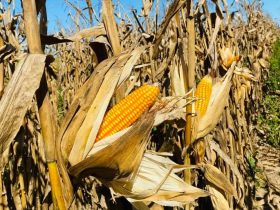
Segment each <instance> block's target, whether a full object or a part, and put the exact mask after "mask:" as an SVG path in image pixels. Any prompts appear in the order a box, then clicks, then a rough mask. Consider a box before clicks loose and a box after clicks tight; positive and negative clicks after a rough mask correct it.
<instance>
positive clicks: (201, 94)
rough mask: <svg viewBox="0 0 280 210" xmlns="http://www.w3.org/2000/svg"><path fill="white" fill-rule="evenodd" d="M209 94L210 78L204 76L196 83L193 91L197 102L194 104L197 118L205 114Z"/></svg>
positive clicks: (210, 90)
mask: <svg viewBox="0 0 280 210" xmlns="http://www.w3.org/2000/svg"><path fill="white" fill-rule="evenodd" d="M211 93H212V77H211V76H210V75H206V76H204V77H203V78H202V80H201V81H200V82H199V83H198V85H197V88H196V91H195V97H196V98H197V101H196V102H195V111H196V113H197V115H198V116H199V117H202V116H203V115H204V114H205V113H206V110H207V107H208V104H209V101H210V97H211Z"/></svg>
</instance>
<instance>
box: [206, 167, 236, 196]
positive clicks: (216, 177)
mask: <svg viewBox="0 0 280 210" xmlns="http://www.w3.org/2000/svg"><path fill="white" fill-rule="evenodd" d="M204 168H205V173H204V175H205V178H206V179H207V181H209V182H210V183H212V184H214V185H215V186H217V187H218V188H220V189H222V190H224V191H225V192H227V193H228V194H229V195H232V196H234V197H235V198H237V192H236V191H235V189H234V187H233V185H232V184H231V183H230V181H229V180H228V179H227V177H226V176H225V175H224V174H223V173H222V172H221V171H220V170H219V169H218V168H216V167H215V166H213V165H211V164H205V165H204Z"/></svg>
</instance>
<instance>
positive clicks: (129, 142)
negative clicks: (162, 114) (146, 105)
mask: <svg viewBox="0 0 280 210" xmlns="http://www.w3.org/2000/svg"><path fill="white" fill-rule="evenodd" d="M154 116H155V112H151V113H146V114H144V115H143V116H142V117H141V118H140V119H139V120H138V121H137V123H136V124H135V125H134V126H132V128H131V129H129V130H128V131H127V132H126V133H125V134H124V135H122V136H121V137H120V138H118V139H117V140H115V141H114V142H112V143H111V144H109V145H108V146H106V147H105V148H103V149H101V150H99V151H97V152H96V153H94V154H92V156H89V157H87V158H85V159H84V160H82V161H80V162H79V163H77V164H76V165H74V166H72V167H70V169H69V171H70V173H71V174H72V175H73V176H75V177H78V176H80V177H83V176H86V175H93V176H95V177H97V178H99V179H101V180H113V179H119V178H122V177H127V176H129V175H131V174H132V173H135V171H137V169H138V167H139V164H140V161H141V159H142V156H143V153H144V151H145V149H146V146H147V143H148V140H149V134H150V131H151V129H152V126H153V122H154Z"/></svg>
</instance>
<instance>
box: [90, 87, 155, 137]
mask: <svg viewBox="0 0 280 210" xmlns="http://www.w3.org/2000/svg"><path fill="white" fill-rule="evenodd" d="M158 94H159V88H158V87H156V86H152V85H143V86H142V87H140V88H138V89H137V90H135V91H133V92H132V93H131V94H129V95H128V96H127V97H125V98H124V99H122V100H121V101H120V102H119V103H118V104H117V105H115V106H114V107H113V108H112V109H110V110H109V111H108V113H107V114H106V115H105V117H104V119H103V122H102V124H101V126H100V129H99V131H98V134H97V137H96V140H95V142H97V141H99V140H101V139H103V138H105V137H107V136H110V135H112V134H114V133H116V132H118V131H120V130H122V129H124V128H127V127H129V126H130V125H131V124H132V123H134V122H135V121H136V120H137V119H138V118H139V117H140V116H141V115H142V114H143V113H144V112H145V110H146V109H147V108H149V107H150V106H151V105H152V104H153V103H154V101H155V99H156V97H157V96H158Z"/></svg>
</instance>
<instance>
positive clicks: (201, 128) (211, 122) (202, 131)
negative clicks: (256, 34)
mask: <svg viewBox="0 0 280 210" xmlns="http://www.w3.org/2000/svg"><path fill="white" fill-rule="evenodd" d="M234 67H235V62H234V63H233V64H232V66H231V68H230V69H229V70H228V72H227V73H226V75H225V76H224V77H223V78H222V79H221V80H218V81H217V82H216V83H215V84H214V85H213V88H212V94H211V97H210V101H209V104H208V108H207V111H206V113H205V115H204V116H203V117H202V118H200V119H199V122H198V130H197V135H196V139H199V138H202V137H204V136H206V135H207V134H208V133H209V132H211V131H212V130H213V128H215V126H216V125H217V123H218V122H219V120H220V117H221V115H222V113H223V111H224V108H225V107H226V105H227V103H228V98H229V91H230V87H231V78H232V75H233V71H234Z"/></svg>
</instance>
